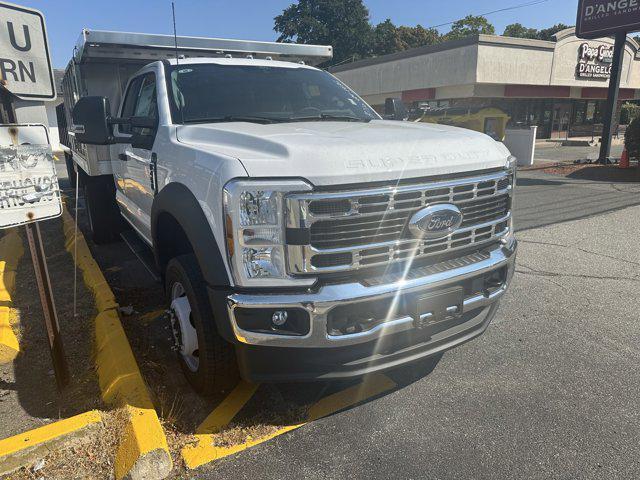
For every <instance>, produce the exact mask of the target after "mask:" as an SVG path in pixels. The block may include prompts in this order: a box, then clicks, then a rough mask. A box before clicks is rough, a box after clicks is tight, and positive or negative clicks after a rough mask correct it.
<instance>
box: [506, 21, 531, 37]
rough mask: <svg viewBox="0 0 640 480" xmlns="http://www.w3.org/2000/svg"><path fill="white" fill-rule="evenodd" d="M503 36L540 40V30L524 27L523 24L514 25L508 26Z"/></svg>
mask: <svg viewBox="0 0 640 480" xmlns="http://www.w3.org/2000/svg"><path fill="white" fill-rule="evenodd" d="M502 35H503V36H505V37H516V38H538V30H536V29H535V28H527V27H524V26H523V25H522V24H521V23H512V24H511V25H507V26H506V28H505V29H504V33H503V34H502Z"/></svg>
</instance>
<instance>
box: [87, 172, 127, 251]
mask: <svg viewBox="0 0 640 480" xmlns="http://www.w3.org/2000/svg"><path fill="white" fill-rule="evenodd" d="M82 184H83V189H84V203H85V208H86V211H87V219H88V221H89V229H90V230H91V238H92V239H93V241H94V242H95V243H97V244H103V243H111V242H114V241H116V240H118V239H119V237H120V232H121V231H122V226H123V224H122V217H121V216H120V210H119V208H118V204H117V203H116V190H115V185H114V184H113V178H111V177H103V176H100V177H90V176H89V175H83V177H82Z"/></svg>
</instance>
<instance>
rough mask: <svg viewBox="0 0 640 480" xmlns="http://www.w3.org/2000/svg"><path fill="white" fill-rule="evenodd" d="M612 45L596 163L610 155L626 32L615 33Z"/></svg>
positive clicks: (604, 162)
mask: <svg viewBox="0 0 640 480" xmlns="http://www.w3.org/2000/svg"><path fill="white" fill-rule="evenodd" d="M615 38H616V40H615V45H614V47H613V62H612V65H611V77H609V90H608V93H607V104H606V106H605V111H604V125H603V127H602V142H601V144H600V157H599V158H598V163H603V164H607V163H609V157H610V156H611V137H612V135H613V132H614V129H615V125H616V117H617V113H618V95H619V93H620V76H621V74H622V61H623V59H624V46H625V44H626V42H627V32H618V33H616V37H615Z"/></svg>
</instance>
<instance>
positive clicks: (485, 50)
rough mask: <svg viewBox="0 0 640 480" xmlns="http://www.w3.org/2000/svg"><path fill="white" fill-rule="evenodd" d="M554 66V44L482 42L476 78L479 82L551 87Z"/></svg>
mask: <svg viewBox="0 0 640 480" xmlns="http://www.w3.org/2000/svg"><path fill="white" fill-rule="evenodd" d="M552 64H553V43H552V42H541V41H536V40H532V41H529V42H527V43H524V42H523V45H510V44H507V43H498V42H493V41H491V42H486V43H484V42H483V43H480V44H479V45H478V72H477V77H476V78H477V82H478V83H501V84H516V85H522V84H525V85H549V79H550V78H551V70H552Z"/></svg>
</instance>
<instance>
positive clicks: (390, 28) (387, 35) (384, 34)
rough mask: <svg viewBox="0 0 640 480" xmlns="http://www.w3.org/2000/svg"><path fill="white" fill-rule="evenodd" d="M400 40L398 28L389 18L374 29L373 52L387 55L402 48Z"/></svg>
mask: <svg viewBox="0 0 640 480" xmlns="http://www.w3.org/2000/svg"><path fill="white" fill-rule="evenodd" d="M398 40H399V39H398V30H397V28H396V26H395V25H394V24H393V23H392V22H391V20H390V19H388V18H387V19H386V20H385V21H384V22H381V23H379V24H378V25H376V26H375V28H374V29H373V53H374V54H375V55H386V54H388V53H394V52H397V51H399V50H401V47H400V45H399V43H398Z"/></svg>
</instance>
